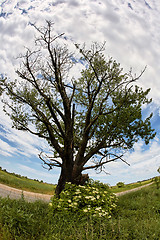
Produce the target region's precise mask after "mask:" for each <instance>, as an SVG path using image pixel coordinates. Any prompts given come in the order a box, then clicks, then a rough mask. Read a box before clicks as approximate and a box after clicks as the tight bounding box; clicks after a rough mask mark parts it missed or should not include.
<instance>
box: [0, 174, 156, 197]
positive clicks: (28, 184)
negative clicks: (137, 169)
mask: <svg viewBox="0 0 160 240" xmlns="http://www.w3.org/2000/svg"><path fill="white" fill-rule="evenodd" d="M151 181H152V180H151V179H150V180H145V181H141V182H137V183H131V184H126V185H124V187H121V188H118V187H117V186H113V187H111V191H112V192H113V193H118V192H123V191H127V190H130V189H133V188H136V187H140V186H143V185H145V184H148V183H150V182H151ZM0 183H3V184H6V185H8V186H10V187H15V188H18V189H22V190H26V191H31V192H37V193H44V194H50V195H53V194H54V190H55V187H56V186H55V185H53V184H48V183H43V182H40V181H36V180H32V179H28V178H26V177H23V176H20V175H17V174H14V173H8V172H6V171H4V170H0Z"/></svg>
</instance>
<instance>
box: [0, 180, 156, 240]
mask: <svg viewBox="0 0 160 240" xmlns="http://www.w3.org/2000/svg"><path fill="white" fill-rule="evenodd" d="M159 200H160V189H157V188H156V185H155V184H153V185H151V186H149V187H146V188H144V189H141V190H139V191H137V192H133V193H128V194H126V195H124V196H121V197H119V198H118V210H117V211H116V212H115V214H114V215H113V216H112V218H111V219H109V220H107V219H105V218H103V219H92V217H89V216H88V217H87V216H86V217H83V218H81V216H78V215H77V214H74V215H73V214H71V215H64V214H61V215H59V214H54V215H53V214H52V213H51V212H50V207H49V206H48V205H47V204H45V203H42V202H35V203H27V202H24V201H23V200H18V201H17V200H10V199H1V198H0V239H1V240H14V239H16V240H33V239H34V240H53V239H55V240H72V239H73V240H97V239H98V240H102V239H103V240H107V239H108V240H112V239H113V240H114V239H119V240H132V239H135V240H159V239H160V201H159Z"/></svg>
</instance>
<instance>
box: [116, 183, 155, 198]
mask: <svg viewBox="0 0 160 240" xmlns="http://www.w3.org/2000/svg"><path fill="white" fill-rule="evenodd" d="M151 184H153V182H151V183H148V184H146V185H143V186H141V187H137V188H133V189H130V190H127V191H124V192H119V193H115V195H116V196H117V197H118V196H122V195H125V194H126V193H130V192H135V191H137V190H140V189H142V188H144V187H148V186H149V185H151Z"/></svg>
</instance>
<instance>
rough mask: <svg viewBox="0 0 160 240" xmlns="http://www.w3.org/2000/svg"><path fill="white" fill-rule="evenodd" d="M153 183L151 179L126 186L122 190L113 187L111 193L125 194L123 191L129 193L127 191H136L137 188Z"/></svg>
mask: <svg viewBox="0 0 160 240" xmlns="http://www.w3.org/2000/svg"><path fill="white" fill-rule="evenodd" d="M151 182H152V179H149V180H144V181H139V182H136V183H130V184H125V185H124V187H120V188H118V187H117V186H113V187H111V191H112V192H113V193H118V192H123V191H127V190H130V189H134V188H137V187H141V186H143V185H146V184H148V183H151Z"/></svg>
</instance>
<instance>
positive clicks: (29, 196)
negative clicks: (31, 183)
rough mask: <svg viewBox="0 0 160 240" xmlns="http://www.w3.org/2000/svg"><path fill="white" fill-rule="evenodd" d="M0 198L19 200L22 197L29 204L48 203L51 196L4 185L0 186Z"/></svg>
mask: <svg viewBox="0 0 160 240" xmlns="http://www.w3.org/2000/svg"><path fill="white" fill-rule="evenodd" d="M0 196H1V197H9V198H11V199H20V198H22V196H24V199H25V200H26V201H29V202H34V201H36V200H42V201H45V202H49V201H50V198H51V197H52V195H47V194H41V193H34V192H27V191H22V190H19V189H16V188H12V187H9V186H6V185H4V184H0Z"/></svg>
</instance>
